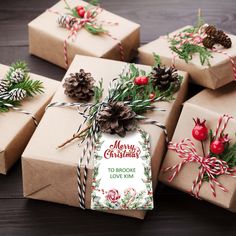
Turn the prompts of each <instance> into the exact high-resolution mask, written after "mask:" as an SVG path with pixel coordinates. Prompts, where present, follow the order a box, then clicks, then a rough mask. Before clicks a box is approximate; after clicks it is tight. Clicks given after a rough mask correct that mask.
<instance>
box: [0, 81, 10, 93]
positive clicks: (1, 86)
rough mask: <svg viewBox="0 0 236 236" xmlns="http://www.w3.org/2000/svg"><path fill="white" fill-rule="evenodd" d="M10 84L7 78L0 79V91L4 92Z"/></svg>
mask: <svg viewBox="0 0 236 236" xmlns="http://www.w3.org/2000/svg"><path fill="white" fill-rule="evenodd" d="M10 84H11V83H10V81H9V80H6V79H2V80H0V93H4V92H6V91H7V90H8V88H9V86H10Z"/></svg>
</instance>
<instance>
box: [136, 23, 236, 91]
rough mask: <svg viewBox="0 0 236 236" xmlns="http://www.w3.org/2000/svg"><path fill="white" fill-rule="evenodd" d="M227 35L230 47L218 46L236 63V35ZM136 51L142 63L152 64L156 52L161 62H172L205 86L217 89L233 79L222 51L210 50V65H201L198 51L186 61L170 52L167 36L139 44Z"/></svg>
mask: <svg viewBox="0 0 236 236" xmlns="http://www.w3.org/2000/svg"><path fill="white" fill-rule="evenodd" d="M189 27H191V26H186V27H183V28H181V29H179V30H177V31H175V32H172V33H170V34H169V37H170V38H171V37H172V36H173V35H175V34H177V33H179V32H181V31H183V30H184V29H187V28H189ZM228 35H229V37H230V38H231V41H232V47H231V48H229V49H221V48H220V50H221V51H222V52H224V53H227V54H228V55H229V56H231V57H232V60H234V63H236V36H235V35H230V34H228ZM138 51H139V58H140V62H141V63H142V64H145V65H153V64H154V58H153V53H156V54H157V55H159V56H160V58H161V62H162V64H164V65H167V66H168V65H169V66H170V65H172V64H173V62H174V64H175V67H176V68H177V69H178V70H182V71H187V72H188V73H189V74H190V81H192V82H193V83H195V84H199V85H202V86H204V87H206V88H211V89H217V88H219V87H222V86H224V85H226V84H228V83H230V82H231V81H233V80H234V79H235V78H234V73H233V66H232V63H231V61H230V59H229V56H227V55H224V54H223V53H217V52H212V56H213V57H212V58H210V59H209V62H210V66H208V65H207V63H205V64H204V65H202V64H201V62H200V59H199V55H198V53H195V54H194V55H193V57H192V60H190V61H189V62H188V63H186V62H185V61H184V60H183V59H180V58H179V56H178V55H177V54H175V53H173V52H172V50H171V49H170V43H169V42H168V37H167V36H160V37H159V38H158V39H157V40H154V41H152V42H150V43H148V44H146V45H144V46H141V47H140V48H139V49H138Z"/></svg>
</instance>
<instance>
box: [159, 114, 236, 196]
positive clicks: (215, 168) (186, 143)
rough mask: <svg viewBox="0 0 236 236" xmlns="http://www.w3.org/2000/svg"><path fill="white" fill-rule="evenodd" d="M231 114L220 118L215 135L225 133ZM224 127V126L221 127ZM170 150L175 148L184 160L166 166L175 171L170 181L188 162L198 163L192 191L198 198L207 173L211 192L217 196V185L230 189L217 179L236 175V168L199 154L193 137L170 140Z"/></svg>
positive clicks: (223, 189) (223, 188) (166, 169)
mask: <svg viewBox="0 0 236 236" xmlns="http://www.w3.org/2000/svg"><path fill="white" fill-rule="evenodd" d="M231 118H232V117H231V116H228V115H223V116H221V117H220V118H219V121H218V124H217V128H216V132H215V135H216V136H217V135H221V134H223V132H224V130H225V128H226V127H227V124H228V121H229V120H230V119H231ZM221 127H222V128H221ZM168 149H169V150H173V151H175V152H176V153H177V154H178V157H179V158H181V159H182V162H180V163H179V164H176V165H174V166H171V167H167V168H165V169H164V170H163V171H164V172H168V171H173V173H172V175H171V176H170V177H169V178H168V181H169V182H171V181H173V179H174V178H175V177H176V175H177V174H178V173H179V172H180V171H181V169H182V168H183V167H184V165H185V164H187V163H198V164H199V165H200V166H199V172H198V176H197V178H196V179H195V180H194V181H193V185H192V188H191V191H190V193H191V194H192V195H193V196H195V197H196V198H200V197H199V192H200V189H201V187H202V184H203V182H204V176H205V175H207V176H208V179H209V184H210V188H211V192H212V194H213V196H214V197H216V191H215V187H216V186H217V187H218V188H220V189H221V190H222V191H224V192H227V191H228V190H227V189H226V188H225V187H224V186H223V185H222V184H221V183H220V182H219V180H218V179H217V177H218V176H220V175H230V176H232V177H236V175H234V173H236V170H235V169H233V168H230V167H229V166H228V164H227V162H225V161H223V160H220V159H219V158H217V157H210V156H209V155H207V156H201V155H198V153H197V150H196V148H195V145H194V143H193V142H192V141H191V139H188V138H186V139H183V140H181V141H180V142H179V143H173V142H170V143H169V145H168Z"/></svg>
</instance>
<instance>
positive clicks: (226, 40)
mask: <svg viewBox="0 0 236 236" xmlns="http://www.w3.org/2000/svg"><path fill="white" fill-rule="evenodd" d="M215 40H216V41H217V43H219V44H221V45H222V46H223V47H225V48H230V47H231V46H232V42H231V39H230V37H229V36H228V35H226V34H225V33H224V32H223V31H222V30H218V31H217V32H216V34H215Z"/></svg>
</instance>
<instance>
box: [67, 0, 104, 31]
mask: <svg viewBox="0 0 236 236" xmlns="http://www.w3.org/2000/svg"><path fill="white" fill-rule="evenodd" d="M64 2H65V4H66V7H65V9H66V10H68V11H69V15H71V16H73V17H76V18H78V19H82V18H83V16H82V15H80V14H79V11H78V10H77V9H78V7H80V8H82V9H83V10H84V11H85V12H89V14H90V17H91V18H95V17H96V16H97V14H98V13H97V10H96V7H95V6H97V5H99V1H98V0H91V1H89V2H88V5H87V6H85V7H83V6H77V7H74V8H72V7H71V6H70V5H69V4H68V2H67V1H64ZM84 28H85V29H86V30H87V31H88V32H89V33H91V34H95V35H97V34H103V33H106V32H107V30H105V29H104V28H103V27H102V25H99V24H97V23H96V22H92V23H85V25H84Z"/></svg>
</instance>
